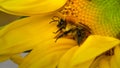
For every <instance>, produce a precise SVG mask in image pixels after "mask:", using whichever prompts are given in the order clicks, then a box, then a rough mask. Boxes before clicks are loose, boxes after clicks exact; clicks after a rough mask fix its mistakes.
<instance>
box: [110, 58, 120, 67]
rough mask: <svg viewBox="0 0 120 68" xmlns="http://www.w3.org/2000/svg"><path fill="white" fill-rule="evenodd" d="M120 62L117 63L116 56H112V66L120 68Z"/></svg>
mask: <svg viewBox="0 0 120 68" xmlns="http://www.w3.org/2000/svg"><path fill="white" fill-rule="evenodd" d="M119 64H120V63H117V61H116V58H115V56H112V57H111V59H110V67H111V68H120V67H119Z"/></svg>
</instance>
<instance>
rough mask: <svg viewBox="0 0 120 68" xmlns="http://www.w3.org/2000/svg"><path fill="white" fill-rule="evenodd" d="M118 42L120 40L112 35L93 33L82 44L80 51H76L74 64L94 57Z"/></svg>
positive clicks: (119, 42)
mask: <svg viewBox="0 0 120 68" xmlns="http://www.w3.org/2000/svg"><path fill="white" fill-rule="evenodd" d="M118 44H120V40H118V39H115V38H112V37H105V36H98V35H91V36H89V37H88V38H87V40H86V41H85V42H84V43H83V44H82V45H81V46H80V48H79V49H78V51H76V53H75V55H74V57H73V58H72V61H73V65H77V64H80V63H83V62H86V61H88V60H90V59H93V58H95V57H96V56H98V55H100V54H102V53H103V52H105V51H107V50H109V49H111V48H112V47H114V46H116V45H118ZM78 59H79V60H78ZM74 60H75V61H74Z"/></svg>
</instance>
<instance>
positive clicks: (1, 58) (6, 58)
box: [0, 55, 10, 62]
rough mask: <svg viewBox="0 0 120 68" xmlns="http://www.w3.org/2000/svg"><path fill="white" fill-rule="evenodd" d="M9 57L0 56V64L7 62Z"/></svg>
mask: <svg viewBox="0 0 120 68" xmlns="http://www.w3.org/2000/svg"><path fill="white" fill-rule="evenodd" d="M9 57H10V56H8V55H5V56H0V62H3V61H5V60H8V59H9Z"/></svg>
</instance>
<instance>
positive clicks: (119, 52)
mask: <svg viewBox="0 0 120 68" xmlns="http://www.w3.org/2000/svg"><path fill="white" fill-rule="evenodd" d="M114 53H115V54H114V56H113V58H112V60H111V64H112V63H114V64H115V63H116V65H117V67H118V68H120V46H116V48H115V52H114ZM113 61H114V62H113ZM114 66H115V65H114Z"/></svg>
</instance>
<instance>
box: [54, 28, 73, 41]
mask: <svg viewBox="0 0 120 68" xmlns="http://www.w3.org/2000/svg"><path fill="white" fill-rule="evenodd" d="M71 31H72V29H70V30H68V31H65V32H63V33H61V34H60V35H59V36H57V37H56V40H55V42H56V41H57V40H58V39H59V38H61V37H63V36H65V35H67V34H68V33H70V32H71Z"/></svg>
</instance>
